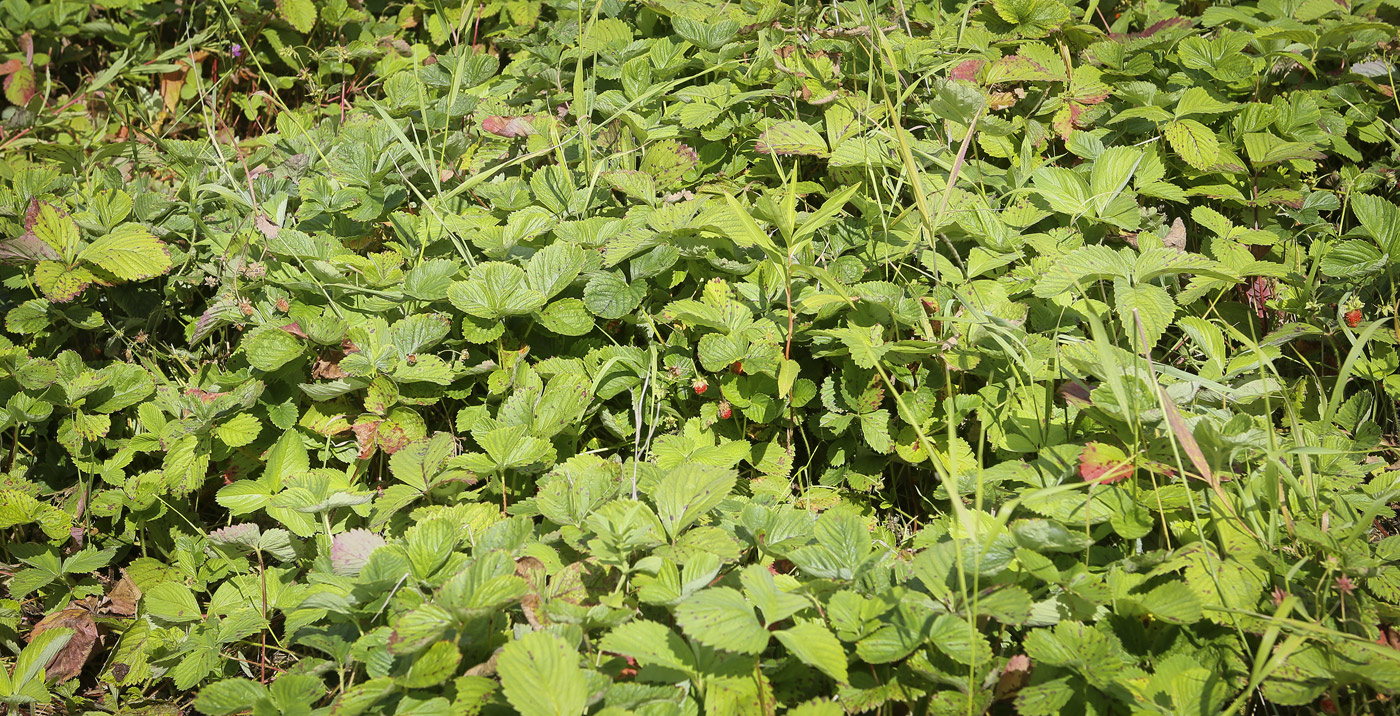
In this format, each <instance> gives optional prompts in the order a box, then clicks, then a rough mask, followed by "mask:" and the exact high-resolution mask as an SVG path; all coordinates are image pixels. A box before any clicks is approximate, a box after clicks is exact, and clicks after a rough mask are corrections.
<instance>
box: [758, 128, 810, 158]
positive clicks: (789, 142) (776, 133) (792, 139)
mask: <svg viewBox="0 0 1400 716" xmlns="http://www.w3.org/2000/svg"><path fill="white" fill-rule="evenodd" d="M754 151H756V152H758V153H759V154H778V155H790V154H802V155H806V156H811V157H825V156H826V155H827V153H828V152H827V148H826V140H825V139H822V135H821V134H820V133H818V132H817V130H816V129H814V128H813V127H812V125H810V124H807V123H806V122H800V121H796V120H792V121H786V122H775V123H773V124H771V125H769V126H768V129H766V130H764V132H763V134H761V135H759V137H758V143H757V144H756V145H754Z"/></svg>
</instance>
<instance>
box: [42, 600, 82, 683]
mask: <svg viewBox="0 0 1400 716" xmlns="http://www.w3.org/2000/svg"><path fill="white" fill-rule="evenodd" d="M59 628H64V629H72V630H73V638H72V639H69V640H68V643H67V644H65V645H64V646H63V648H62V649H59V650H58V653H57V654H54V657H53V659H52V660H50V661H49V663H48V665H47V666H45V667H44V673H45V676H46V677H47V678H48V680H49V681H54V682H59V681H67V680H69V679H71V678H73V677H75V676H77V675H78V674H79V673H81V672H82V670H83V665H84V664H86V663H87V660H88V657H89V656H91V655H92V647H93V645H94V644H96V643H97V623H96V622H94V621H93V619H92V612H90V611H88V610H86V609H75V608H72V607H69V608H67V609H63V610H61V611H57V612H54V613H53V614H50V615H48V616H46V617H44V618H43V620H42V621H40V622H39V623H38V624H35V625H34V631H32V632H30V634H29V640H30V641H33V640H34V637H37V636H39V635H40V634H43V633H44V632H46V631H48V630H50V629H59Z"/></svg>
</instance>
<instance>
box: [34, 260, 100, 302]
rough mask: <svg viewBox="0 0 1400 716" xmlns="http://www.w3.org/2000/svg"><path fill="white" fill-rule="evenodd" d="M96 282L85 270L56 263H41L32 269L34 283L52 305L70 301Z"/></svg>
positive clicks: (89, 272)
mask: <svg viewBox="0 0 1400 716" xmlns="http://www.w3.org/2000/svg"><path fill="white" fill-rule="evenodd" d="M96 280H97V277H96V276H93V275H92V272H91V271H88V270H87V269H85V268H81V267H79V268H72V269H70V268H68V267H66V266H64V265H63V264H61V263H59V262H57V261H43V262H40V263H39V265H38V266H35V267H34V283H36V284H38V285H39V290H40V291H43V292H44V297H45V298H48V299H49V300H50V301H53V302H54V303H67V302H69V301H72V300H73V299H75V298H77V297H78V296H79V295H81V294H82V292H83V290H84V289H86V288H87V287H88V286H90V285H92V283H93V282H94V281H96Z"/></svg>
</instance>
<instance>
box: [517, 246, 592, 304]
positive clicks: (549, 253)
mask: <svg viewBox="0 0 1400 716" xmlns="http://www.w3.org/2000/svg"><path fill="white" fill-rule="evenodd" d="M587 259H588V256H587V254H586V253H585V252H584V250H583V249H581V248H579V247H578V246H577V245H575V244H572V243H570V242H568V241H555V242H554V243H552V244H550V245H549V246H546V247H545V248H543V249H541V250H540V251H539V252H537V253H536V254H535V255H534V256H531V257H530V261H529V263H527V264H526V265H525V282H526V284H527V285H529V287H530V288H531V289H532V290H534V291H537V292H539V293H540V295H542V296H544V297H545V299H550V298H554V297H555V296H556V295H558V294H559V292H560V291H563V290H564V289H566V288H568V287H569V284H571V283H573V281H574V279H575V278H578V274H579V271H582V270H583V267H584V264H585V263H586V262H587Z"/></svg>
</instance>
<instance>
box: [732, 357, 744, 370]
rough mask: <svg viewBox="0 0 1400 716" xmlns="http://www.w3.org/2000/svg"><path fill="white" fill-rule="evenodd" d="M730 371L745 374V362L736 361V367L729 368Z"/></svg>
mask: <svg viewBox="0 0 1400 716" xmlns="http://www.w3.org/2000/svg"><path fill="white" fill-rule="evenodd" d="M729 370H731V371H733V372H735V373H743V372H744V361H741V360H736V361H734V365H731V366H729Z"/></svg>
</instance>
